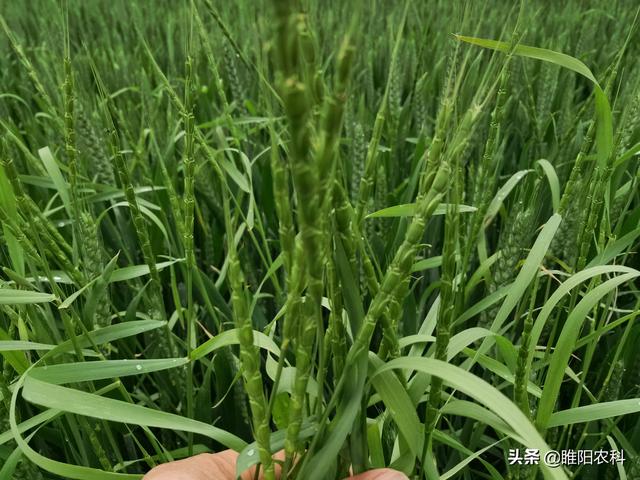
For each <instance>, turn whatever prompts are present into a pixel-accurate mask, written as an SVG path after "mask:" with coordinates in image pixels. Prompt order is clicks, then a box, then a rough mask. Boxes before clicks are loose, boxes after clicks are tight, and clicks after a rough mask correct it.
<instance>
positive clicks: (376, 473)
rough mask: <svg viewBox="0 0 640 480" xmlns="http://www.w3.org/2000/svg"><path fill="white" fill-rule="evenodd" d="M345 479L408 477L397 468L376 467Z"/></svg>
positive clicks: (404, 478) (388, 479) (400, 479)
mask: <svg viewBox="0 0 640 480" xmlns="http://www.w3.org/2000/svg"><path fill="white" fill-rule="evenodd" d="M347 480H409V477H407V476H406V475H405V474H404V473H402V472H398V471H397V470H392V469H390V468H378V469H376V470H370V471H368V472H364V473H361V474H360V475H356V476H355V477H349V478H348V479H347Z"/></svg>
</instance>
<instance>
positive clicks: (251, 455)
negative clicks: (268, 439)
mask: <svg viewBox="0 0 640 480" xmlns="http://www.w3.org/2000/svg"><path fill="white" fill-rule="evenodd" d="M254 453H256V451H255V450H254V449H253V448H252V449H251V450H249V451H247V456H248V457H253V454H254Z"/></svg>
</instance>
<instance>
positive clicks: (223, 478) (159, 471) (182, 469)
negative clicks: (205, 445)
mask: <svg viewBox="0 0 640 480" xmlns="http://www.w3.org/2000/svg"><path fill="white" fill-rule="evenodd" d="M274 458H275V459H276V460H282V458H284V453H283V452H278V453H276V454H275V455H274ZM237 459H238V453H237V452H234V451H233V450H225V451H223V452H220V453H201V454H200V455H196V456H194V457H190V458H185V459H184V460H178V461H175V462H169V463H164V464H162V465H158V466H157V467H155V468H153V469H152V470H151V471H150V472H149V473H147V474H146V475H145V476H144V478H143V480H235V478H236V461H237ZM275 470H276V478H279V477H280V466H279V465H278V464H276V465H275ZM255 472H256V468H255V467H252V468H249V469H247V470H246V471H245V472H243V474H242V477H241V478H242V480H253V479H254V476H255ZM260 478H262V476H261V477H260Z"/></svg>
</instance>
